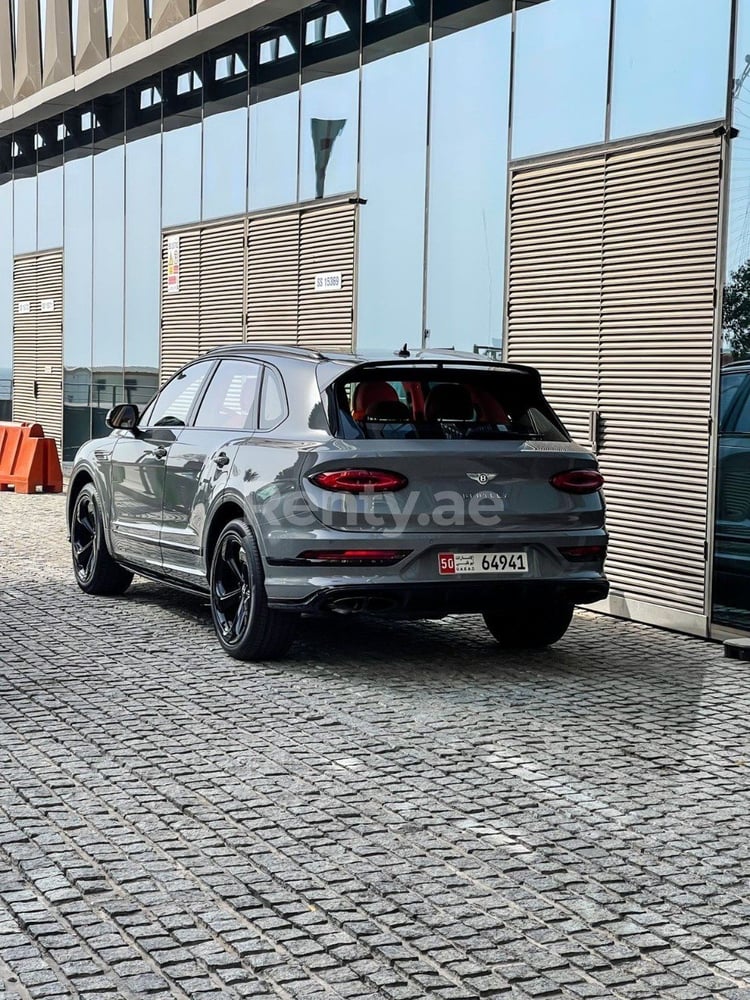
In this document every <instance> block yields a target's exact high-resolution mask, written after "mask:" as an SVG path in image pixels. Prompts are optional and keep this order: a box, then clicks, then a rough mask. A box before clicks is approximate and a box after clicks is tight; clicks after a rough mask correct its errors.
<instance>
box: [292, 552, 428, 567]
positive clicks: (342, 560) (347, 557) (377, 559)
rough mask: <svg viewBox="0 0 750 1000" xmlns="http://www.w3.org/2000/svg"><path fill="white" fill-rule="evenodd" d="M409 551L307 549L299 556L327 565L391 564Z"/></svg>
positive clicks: (308, 560) (311, 561) (307, 560)
mask: <svg viewBox="0 0 750 1000" xmlns="http://www.w3.org/2000/svg"><path fill="white" fill-rule="evenodd" d="M410 552H411V549H307V550H306V551H305V552H301V553H300V555H299V558H300V559H304V560H305V562H310V563H325V564H326V565H328V566H331V565H335V566H392V565H393V564H394V563H397V562H401V560H402V559H403V558H404V557H405V556H408V555H409V553H410Z"/></svg>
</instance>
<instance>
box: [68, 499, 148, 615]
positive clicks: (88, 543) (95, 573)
mask: <svg viewBox="0 0 750 1000" xmlns="http://www.w3.org/2000/svg"><path fill="white" fill-rule="evenodd" d="M70 546H71V552H72V555H73V569H74V571H75V577H76V582H77V583H78V586H79V587H80V588H81V590H83V591H85V592H86V593H87V594H100V595H114V594H123V593H124V592H125V591H126V590H127V589H128V587H129V586H130V584H131V582H132V580H133V574H132V573H131V572H130V571H129V570H126V569H124V568H123V567H122V566H120V565H119V564H118V563H116V562H115V561H114V559H113V558H112V556H111V555H110V554H109V550H108V549H107V543H106V540H105V538H104V526H103V524H102V516H101V511H100V510H99V501H98V497H97V495H96V490H95V489H94V487H93V485H92V484H91V483H87V484H86V485H85V486H84V487H83V488H82V490H81V492H80V493H79V494H78V496H77V497H76V502H75V505H74V506H73V513H72V515H71V519H70Z"/></svg>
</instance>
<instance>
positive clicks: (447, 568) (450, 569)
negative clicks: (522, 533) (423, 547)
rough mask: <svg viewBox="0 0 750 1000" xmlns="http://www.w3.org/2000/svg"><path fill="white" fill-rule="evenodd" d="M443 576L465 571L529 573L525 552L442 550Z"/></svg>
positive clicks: (439, 564)
mask: <svg viewBox="0 0 750 1000" xmlns="http://www.w3.org/2000/svg"><path fill="white" fill-rule="evenodd" d="M438 569H439V571H440V575H441V576H459V575H461V574H463V573H528V571H529V561H528V559H527V558H526V553H525V552H441V553H440V554H439V555H438Z"/></svg>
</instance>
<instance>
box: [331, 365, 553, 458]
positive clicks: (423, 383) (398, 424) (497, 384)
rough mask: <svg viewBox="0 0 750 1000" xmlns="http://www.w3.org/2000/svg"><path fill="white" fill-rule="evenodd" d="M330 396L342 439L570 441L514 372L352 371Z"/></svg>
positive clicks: (437, 369) (532, 385) (527, 380)
mask: <svg viewBox="0 0 750 1000" xmlns="http://www.w3.org/2000/svg"><path fill="white" fill-rule="evenodd" d="M331 393H332V395H333V404H334V411H335V417H336V428H337V430H336V435H337V437H340V438H346V439H357V438H381V439H396V438H402V439H403V438H406V439H408V438H421V439H426V440H432V441H437V440H445V439H485V440H491V441H499V440H507V439H520V440H541V441H568V440H569V437H568V435H567V434H566V432H565V430H564V428H563V427H562V425H561V424H560V422H559V420H558V419H557V417H556V416H555V414H554V413H553V412H552V410H551V408H550V407H549V405H548V404H547V402H546V401H545V400H544V398H543V397H542V395H541V393H540V392H539V389H538V387H537V385H536V384H535V382H534V381H533V380H532V378H530V377H529V376H528V375H527V374H525V373H523V372H518V371H492V370H490V371H486V370H485V371H482V370H476V369H474V370H472V369H471V368H467V369H459V368H456V369H449V368H445V367H442V366H441V367H437V366H436V367H435V368H432V367H430V368H424V367H421V368H417V367H414V368H413V369H402V368H399V369H390V368H386V369H384V368H372V369H364V370H362V369H357V370H355V371H354V372H352V373H347V374H346V375H343V376H342V377H341V378H339V379H338V381H337V382H335V383H334V384H333V386H332V388H331Z"/></svg>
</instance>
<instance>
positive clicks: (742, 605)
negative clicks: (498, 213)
mask: <svg viewBox="0 0 750 1000" xmlns="http://www.w3.org/2000/svg"><path fill="white" fill-rule="evenodd" d="M732 93H733V101H732V118H733V124H734V125H735V127H736V128H737V129H738V130H739V134H738V135H737V136H736V138H735V139H733V140H732V153H731V175H730V183H729V216H728V233H727V273H726V284H725V287H724V308H723V328H724V342H723V352H722V363H723V367H722V370H721V376H720V383H721V388H720V395H719V440H718V449H717V469H716V521H715V534H714V565H713V591H712V594H713V607H712V619H713V621H714V622H715V623H717V624H720V625H727V626H730V627H733V628H740V629H750V363H746V364H742V363H740V364H737V363H736V362H738V361H739V362H742V361H743V360H744V361H745V362H750V0H739V4H738V21H737V47H736V53H735V80H734V81H733V89H732ZM732 362H734V365H732V367H728V366H729V365H730V364H731V363H732Z"/></svg>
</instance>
